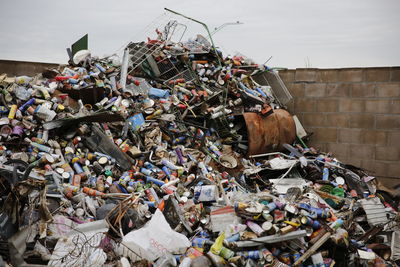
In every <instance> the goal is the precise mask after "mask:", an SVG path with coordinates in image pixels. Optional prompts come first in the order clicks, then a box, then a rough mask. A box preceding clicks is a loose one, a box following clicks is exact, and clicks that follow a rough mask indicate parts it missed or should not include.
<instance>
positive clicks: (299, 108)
mask: <svg viewBox="0 0 400 267" xmlns="http://www.w3.org/2000/svg"><path fill="white" fill-rule="evenodd" d="M279 74H280V76H281V78H282V79H283V81H284V82H285V84H286V86H287V88H288V89H289V90H290V92H291V94H292V95H293V97H294V100H293V101H292V102H291V103H290V104H289V105H288V107H289V109H290V110H291V111H292V112H293V113H294V114H296V115H297V116H298V117H299V119H300V121H301V122H302V124H303V126H304V128H305V129H306V130H307V131H308V132H313V133H314V134H313V136H312V137H311V143H310V144H311V145H312V146H314V147H318V148H321V149H322V150H323V151H330V152H332V153H333V154H334V155H335V156H336V157H337V158H338V159H339V160H341V161H342V162H345V163H350V164H353V165H356V166H360V167H362V168H364V169H367V170H370V171H372V172H374V173H375V175H376V176H378V177H386V178H400V67H384V68H348V69H295V70H283V71H279ZM399 183H400V180H399Z"/></svg>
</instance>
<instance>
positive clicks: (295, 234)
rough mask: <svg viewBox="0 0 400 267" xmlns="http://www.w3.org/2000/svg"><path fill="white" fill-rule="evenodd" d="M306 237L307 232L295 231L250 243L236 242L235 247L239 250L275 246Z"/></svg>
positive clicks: (255, 239)
mask: <svg viewBox="0 0 400 267" xmlns="http://www.w3.org/2000/svg"><path fill="white" fill-rule="evenodd" d="M306 235H307V232H306V230H297V231H294V232H291V233H287V234H285V235H280V234H275V235H269V236H263V237H259V238H254V239H252V240H249V241H238V242H235V246H237V247H239V248H245V247H254V246H259V245H260V244H262V243H265V244H273V243H278V242H283V241H288V240H292V239H297V238H301V237H304V236H306Z"/></svg>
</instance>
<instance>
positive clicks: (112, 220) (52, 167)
mask: <svg viewBox="0 0 400 267" xmlns="http://www.w3.org/2000/svg"><path fill="white" fill-rule="evenodd" d="M157 33H158V37H157V38H156V39H154V40H151V39H149V40H148V41H147V42H141V43H130V44H129V45H128V46H127V47H126V49H125V51H124V56H123V58H122V60H121V61H122V62H119V60H118V59H117V58H115V57H109V58H102V59H100V58H96V57H92V56H91V55H90V52H89V51H87V50H82V51H79V52H78V53H77V54H75V55H74V57H73V58H72V59H71V62H70V65H68V66H60V67H59V68H58V69H51V70H50V69H49V70H46V71H44V72H43V73H41V74H38V75H37V76H34V77H27V76H18V77H6V76H5V75H2V76H0V86H1V94H0V102H1V107H0V108H1V113H2V117H1V119H0V122H1V123H0V124H1V125H0V136H1V147H0V155H1V156H0V206H1V212H0V255H1V257H2V261H4V262H3V263H4V264H7V265H8V266H39V265H48V266H124V267H125V266H149V265H154V266H185V267H186V266H334V265H336V266H397V265H396V261H397V260H398V259H399V258H400V250H399V246H400V243H399V240H400V236H399V232H398V220H397V214H398V213H397V207H396V206H391V205H390V204H389V203H388V201H389V199H384V198H383V197H382V196H380V195H379V194H378V193H379V192H377V188H376V179H375V178H374V177H372V176H370V175H369V174H368V173H366V172H365V171H363V170H362V169H359V168H357V167H354V166H350V165H346V164H344V163H341V162H340V161H338V160H337V159H336V158H334V157H333V156H332V155H330V154H328V153H323V152H320V151H317V150H315V149H313V148H308V147H307V146H306V145H305V144H304V143H303V140H302V139H301V138H299V137H296V126H295V120H294V119H293V118H292V116H291V115H290V114H289V113H288V112H287V111H286V110H285V109H284V105H285V104H286V102H287V101H286V100H287V96H288V93H287V92H286V91H285V90H286V89H285V87H284V85H283V83H282V82H281V80H280V79H279V75H278V73H277V71H275V70H271V69H267V68H265V67H264V66H259V65H257V64H254V63H253V62H252V61H251V60H250V59H248V58H246V57H244V56H240V55H238V56H233V57H223V56H222V53H220V52H219V51H217V50H215V49H214V48H213V47H212V45H211V44H210V43H209V42H208V40H207V39H206V38H204V37H202V36H200V35H199V36H197V37H196V38H195V39H193V40H191V41H188V42H183V43H174V42H171V41H169V40H168V38H166V36H164V35H163V33H161V32H157ZM257 73H258V74H257ZM255 75H262V76H263V77H265V79H264V80H265V83H263V84H259V83H257V82H256V81H255V79H254V77H255ZM258 80H260V79H258ZM271 86H272V87H271ZM285 96H286V98H285ZM289 96H290V95H289ZM285 99H286V100H285ZM299 127H301V125H300V124H298V123H297V132H298V131H299Z"/></svg>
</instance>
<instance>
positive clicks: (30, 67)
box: [0, 60, 59, 77]
mask: <svg viewBox="0 0 400 267" xmlns="http://www.w3.org/2000/svg"><path fill="white" fill-rule="evenodd" d="M58 66H59V64H55V63H42V62H30V61H15V60H0V75H1V74H3V73H5V74H7V75H8V76H9V77H13V76H19V75H28V76H33V75H35V74H37V73H41V72H42V71H44V70H45V69H51V68H57V67H58Z"/></svg>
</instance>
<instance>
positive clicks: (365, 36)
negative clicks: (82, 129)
mask: <svg viewBox="0 0 400 267" xmlns="http://www.w3.org/2000/svg"><path fill="white" fill-rule="evenodd" d="M164 7H167V8H170V9H172V10H175V11H178V12H181V13H183V14H185V15H187V16H190V17H193V18H196V19H198V20H201V21H203V22H205V23H206V24H207V25H208V26H209V27H210V28H211V29H213V28H215V27H218V26H219V25H221V24H223V23H226V22H235V21H241V22H243V23H244V24H242V25H234V26H227V27H225V28H223V29H221V30H220V31H219V32H217V33H216V34H215V35H214V41H215V43H216V46H218V47H220V48H221V50H222V51H223V52H224V54H232V53H234V52H235V51H239V52H240V53H242V54H244V55H246V56H248V57H251V58H253V59H254V60H255V61H256V62H258V63H263V62H264V61H265V60H267V59H268V58H269V57H270V56H272V59H271V60H270V61H269V63H268V65H269V66H272V67H287V68H295V67H306V66H311V67H317V68H318V67H319V68H329V67H363V66H399V65H400V51H399V47H400V34H399V31H400V15H399V13H400V12H399V11H400V0H334V1H332V0H330V1H324V0H274V1H271V0H260V1H251V0H247V1H245V0H196V1H192V0H190V1H189V0H169V1H160V0H146V1H143V0H140V1H135V0H121V1H113V0H91V1H85V0H68V1H58V0H34V1H32V0H24V1H23V0H0V34H1V37H0V59H13V60H26V61H41V62H55V63H66V61H67V53H66V51H65V48H66V47H68V46H70V45H71V44H72V43H73V42H75V41H76V40H77V39H79V38H80V37H81V36H83V35H84V34H86V33H88V34H89V48H90V50H91V51H92V54H94V55H98V56H104V55H108V54H112V53H114V52H116V51H117V50H118V49H119V48H120V47H121V46H122V45H124V44H125V43H126V42H128V41H129V40H139V39H141V40H142V39H144V38H145V37H146V36H147V35H150V34H153V31H152V30H150V29H151V28H153V27H156V25H157V26H159V24H162V22H165V21H168V19H169V15H168V14H167V15H162V14H163V13H164V9H163V8H164ZM179 22H180V23H186V24H188V28H190V29H191V30H192V32H195V31H197V30H198V28H196V27H197V25H195V23H189V22H187V21H185V20H182V21H179ZM149 25H150V26H149ZM198 31H200V30H198ZM189 32H190V31H189ZM189 32H188V33H189ZM188 37H189V36H188Z"/></svg>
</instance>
